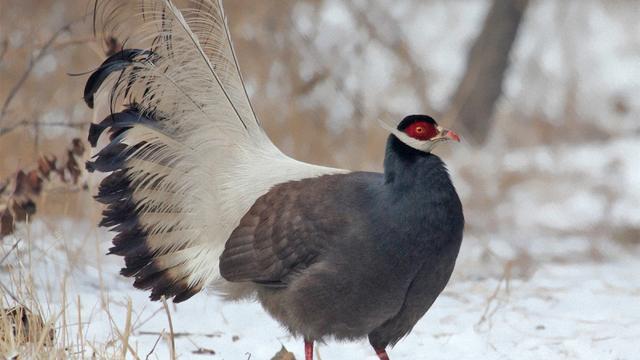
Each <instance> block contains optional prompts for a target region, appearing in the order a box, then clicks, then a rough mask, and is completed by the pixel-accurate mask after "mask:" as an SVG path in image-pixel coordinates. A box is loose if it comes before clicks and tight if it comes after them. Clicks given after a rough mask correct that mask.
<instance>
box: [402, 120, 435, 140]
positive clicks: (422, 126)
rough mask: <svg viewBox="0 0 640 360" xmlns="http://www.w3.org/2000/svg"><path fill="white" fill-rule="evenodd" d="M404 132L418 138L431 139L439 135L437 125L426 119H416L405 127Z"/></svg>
mask: <svg viewBox="0 0 640 360" xmlns="http://www.w3.org/2000/svg"><path fill="white" fill-rule="evenodd" d="M404 132H405V133H406V134H407V135H409V136H410V137H412V138H414V139H418V140H429V139H431V138H433V137H434V136H436V135H438V129H436V126H435V125H433V124H431V123H428V122H426V121H416V122H414V123H413V124H411V125H409V126H408V127H407V128H406V129H404Z"/></svg>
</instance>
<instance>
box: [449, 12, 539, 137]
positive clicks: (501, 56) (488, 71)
mask: <svg viewBox="0 0 640 360" xmlns="http://www.w3.org/2000/svg"><path fill="white" fill-rule="evenodd" d="M528 4H529V0H494V1H493V4H492V6H491V9H490V10H489V13H488V15H487V17H486V19H485V21H484V25H483V28H482V31H481V32H480V34H479V35H478V37H477V38H476V40H475V42H474V44H473V46H472V47H471V50H470V52H469V57H468V59H467V67H466V70H465V73H464V75H463V77H462V80H461V81H460V83H459V84H458V88H457V90H456V91H455V93H454V95H453V100H452V101H451V105H450V106H449V109H448V110H447V111H446V112H445V115H444V116H443V118H442V123H444V124H451V123H453V122H456V123H458V124H460V125H462V127H463V128H464V130H465V133H466V135H467V137H468V138H470V140H472V141H473V142H474V143H476V144H482V143H484V142H485V141H486V139H487V136H488V134H489V131H490V130H491V124H492V117H493V112H494V108H495V105H496V102H497V100H498V98H499V97H500V95H501V94H502V82H503V79H504V77H505V74H506V71H507V69H508V65H509V53H510V52H511V48H512V47H513V43H514V41H515V39H516V35H517V33H518V29H519V27H520V24H521V23H522V19H523V16H524V13H525V10H526V8H527V5H528Z"/></svg>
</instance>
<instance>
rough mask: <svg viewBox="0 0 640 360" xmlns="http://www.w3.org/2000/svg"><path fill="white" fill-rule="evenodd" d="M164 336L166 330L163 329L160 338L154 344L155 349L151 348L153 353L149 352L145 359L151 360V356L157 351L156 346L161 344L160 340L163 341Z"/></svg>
mask: <svg viewBox="0 0 640 360" xmlns="http://www.w3.org/2000/svg"><path fill="white" fill-rule="evenodd" d="M163 335H164V329H162V332H160V334H158V338H157V339H156V342H154V343H153V347H152V348H151V351H149V353H148V354H147V356H146V357H145V358H144V359H145V360H149V356H151V354H153V352H154V351H155V350H156V346H157V345H158V343H159V342H160V339H162V336H163Z"/></svg>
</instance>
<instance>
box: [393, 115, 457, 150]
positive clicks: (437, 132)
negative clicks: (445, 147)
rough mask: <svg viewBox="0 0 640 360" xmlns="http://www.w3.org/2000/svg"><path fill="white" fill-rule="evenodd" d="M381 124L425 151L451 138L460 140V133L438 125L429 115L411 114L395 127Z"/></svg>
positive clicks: (399, 138)
mask: <svg viewBox="0 0 640 360" xmlns="http://www.w3.org/2000/svg"><path fill="white" fill-rule="evenodd" d="M381 124H382V127H384V128H385V129H387V130H388V131H389V132H391V133H392V134H393V135H394V136H395V137H396V138H398V140H400V141H402V142H403V143H405V144H406V145H407V146H410V147H412V148H414V149H416V150H419V151H423V152H431V150H433V148H434V147H435V146H436V145H438V144H440V143H443V142H446V141H449V140H453V141H457V142H460V136H458V134H456V133H455V132H453V131H451V130H449V129H445V128H443V127H442V126H440V125H438V123H436V121H435V120H433V118H432V117H431V116H428V115H409V116H407V117H405V118H404V119H402V121H401V122H400V123H399V124H398V126H397V127H395V128H394V127H392V126H390V125H389V124H387V123H385V122H381Z"/></svg>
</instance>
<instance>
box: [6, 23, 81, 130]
mask: <svg viewBox="0 0 640 360" xmlns="http://www.w3.org/2000/svg"><path fill="white" fill-rule="evenodd" d="M83 19H84V16H83V17H81V18H78V19H75V20H72V21H70V22H68V23H67V24H65V25H64V26H62V27H61V28H60V29H58V30H57V31H56V32H54V33H53V34H52V35H51V37H50V38H49V39H48V40H47V42H45V43H44V45H43V46H42V47H41V48H40V50H39V51H38V55H36V57H32V58H31V59H30V60H29V64H28V65H27V69H26V70H25V71H24V72H23V73H22V75H21V76H20V78H19V79H18V81H17V82H16V83H15V85H13V87H12V88H11V90H9V95H8V96H7V98H6V99H5V100H4V102H3V103H2V108H0V123H1V122H2V121H3V120H4V117H5V115H6V113H7V110H8V109H9V105H10V104H11V101H12V100H13V99H14V98H15V96H16V94H17V93H18V91H20V89H21V88H22V86H23V85H24V83H25V82H26V81H27V79H28V78H29V75H30V74H31V72H32V71H33V68H34V67H35V66H36V64H37V63H38V62H39V61H40V60H42V58H43V57H44V56H45V55H46V54H47V53H48V51H49V49H50V48H51V47H52V45H53V44H54V43H55V41H56V40H57V39H58V37H60V35H62V34H63V33H65V32H67V31H69V30H70V29H71V26H72V25H73V24H75V23H77V22H79V21H81V20H83ZM3 51H4V50H3Z"/></svg>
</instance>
